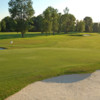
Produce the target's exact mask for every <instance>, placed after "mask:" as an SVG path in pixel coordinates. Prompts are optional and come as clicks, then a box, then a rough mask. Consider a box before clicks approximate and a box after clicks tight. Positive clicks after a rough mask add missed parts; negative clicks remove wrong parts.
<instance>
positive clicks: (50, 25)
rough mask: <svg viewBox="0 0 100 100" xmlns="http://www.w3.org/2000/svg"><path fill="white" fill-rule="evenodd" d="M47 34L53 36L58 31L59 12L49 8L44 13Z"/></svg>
mask: <svg viewBox="0 0 100 100" xmlns="http://www.w3.org/2000/svg"><path fill="white" fill-rule="evenodd" d="M43 18H44V28H45V32H48V33H51V32H53V34H54V33H55V32H57V31H58V10H57V9H54V8H53V7H48V8H47V9H46V10H45V11H44V12H43Z"/></svg>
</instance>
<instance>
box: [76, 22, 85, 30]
mask: <svg viewBox="0 0 100 100" xmlns="http://www.w3.org/2000/svg"><path fill="white" fill-rule="evenodd" d="M76 31H77V32H84V31H85V23H84V21H82V20H81V21H78V20H77V22H76Z"/></svg>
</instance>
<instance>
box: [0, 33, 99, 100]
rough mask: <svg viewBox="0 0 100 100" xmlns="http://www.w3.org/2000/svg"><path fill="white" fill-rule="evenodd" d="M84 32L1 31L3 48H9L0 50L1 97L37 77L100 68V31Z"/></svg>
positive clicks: (35, 79) (36, 79)
mask: <svg viewBox="0 0 100 100" xmlns="http://www.w3.org/2000/svg"><path fill="white" fill-rule="evenodd" d="M83 34H87V33H70V34H62V35H61V34H59V35H54V36H53V35H52V36H50V35H48V36H47V35H45V34H44V35H41V34H40V33H28V34H26V35H25V38H20V36H21V35H20V34H17V33H0V47H5V48H8V49H6V50H0V100H4V98H6V97H8V96H9V95H11V94H14V93H15V92H17V91H19V90H20V89H22V88H23V87H25V86H26V85H28V84H30V83H32V82H35V81H38V80H42V79H45V78H48V77H53V76H57V75H61V74H72V73H90V72H93V71H94V70H97V69H100V34H98V33H88V34H90V36H87V37H84V36H83ZM10 41H13V42H14V44H10Z"/></svg>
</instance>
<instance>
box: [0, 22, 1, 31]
mask: <svg viewBox="0 0 100 100" xmlns="http://www.w3.org/2000/svg"><path fill="white" fill-rule="evenodd" d="M0 31H1V22H0Z"/></svg>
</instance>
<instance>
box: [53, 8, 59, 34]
mask: <svg viewBox="0 0 100 100" xmlns="http://www.w3.org/2000/svg"><path fill="white" fill-rule="evenodd" d="M57 31H58V10H57V9H54V8H52V32H53V35H54V34H55V32H57Z"/></svg>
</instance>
